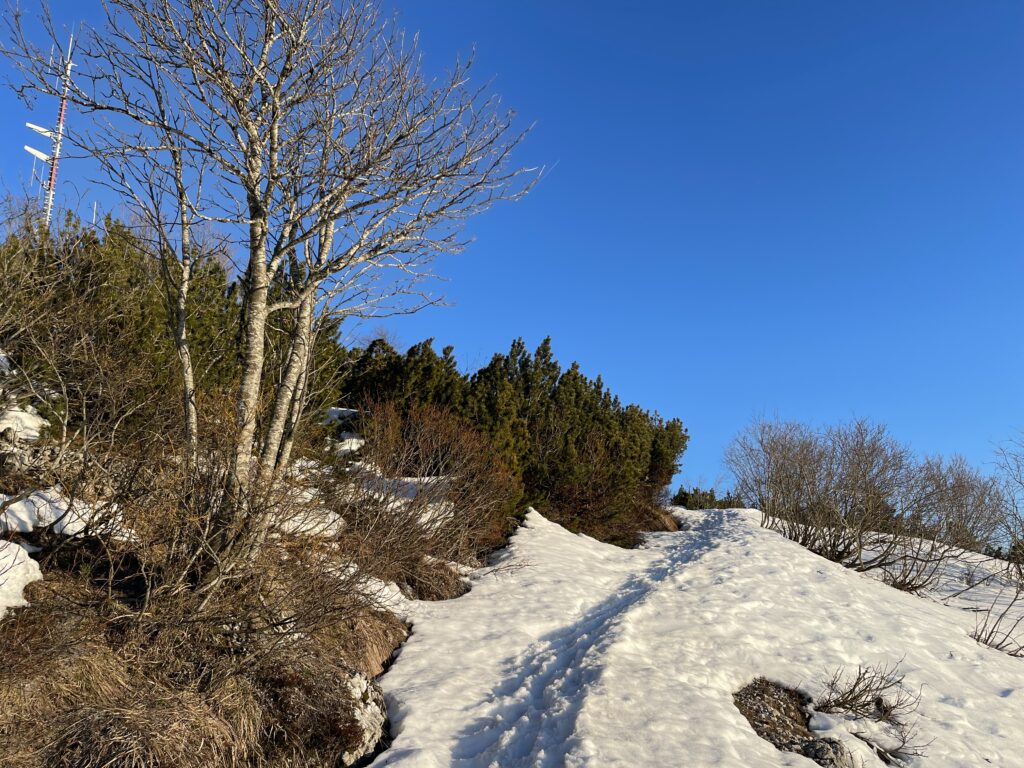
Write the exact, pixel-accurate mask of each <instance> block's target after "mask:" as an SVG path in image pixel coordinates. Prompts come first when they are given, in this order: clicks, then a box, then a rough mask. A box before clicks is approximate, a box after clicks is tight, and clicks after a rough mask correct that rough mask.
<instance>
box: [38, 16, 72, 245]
mask: <svg viewBox="0 0 1024 768" xmlns="http://www.w3.org/2000/svg"><path fill="white" fill-rule="evenodd" d="M74 45H75V37H74V35H72V36H71V39H70V40H69V41H68V58H67V61H66V62H65V64H64V79H63V88H62V89H61V95H60V108H59V109H58V111H57V127H56V129H55V130H54V132H53V154H52V155H51V156H50V178H49V179H48V180H47V182H46V208H45V214H44V220H45V222H46V228H47V229H49V228H50V219H51V218H52V217H53V197H54V194H55V193H56V191H57V163H58V162H59V161H60V147H61V144H62V143H63V141H64V116H65V115H66V114H67V109H68V91H69V90H71V51H72V49H73V48H74Z"/></svg>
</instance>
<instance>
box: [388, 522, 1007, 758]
mask: <svg viewBox="0 0 1024 768" xmlns="http://www.w3.org/2000/svg"><path fill="white" fill-rule="evenodd" d="M676 514H677V515H678V517H679V519H680V521H681V522H682V523H683V524H684V528H685V530H683V531H681V532H679V533H664V534H655V535H652V536H651V537H650V538H649V540H648V543H647V546H646V547H644V548H642V549H639V550H622V549H617V548H614V547H611V546H608V545H605V544H601V543H599V542H596V541H594V540H592V539H588V538H586V537H582V536H576V535H573V534H570V533H568V532H567V531H565V530H564V529H562V528H561V527H559V526H557V525H555V524H553V523H551V522H549V521H548V520H546V519H544V518H543V517H542V516H541V515H539V514H537V513H535V512H533V513H531V514H530V515H529V516H528V518H527V521H526V524H525V525H524V527H523V528H522V529H520V530H519V531H518V532H517V533H516V535H515V537H514V539H513V542H512V545H511V547H510V548H509V550H508V552H507V554H506V555H505V557H504V558H503V559H502V560H501V562H500V563H498V564H497V565H496V566H495V567H493V568H491V569H488V570H484V571H480V572H478V573H477V574H476V575H474V577H473V582H474V584H473V589H472V591H471V592H469V593H468V594H467V595H465V596H464V597H461V598H459V599H457V600H451V601H446V602H440V603H422V602H415V603H413V602H406V603H403V605H402V606H401V609H402V610H404V611H405V612H406V613H407V614H408V616H409V618H410V619H411V620H412V621H413V623H414V629H413V634H412V636H411V638H410V639H409V640H408V642H407V643H406V644H405V646H404V647H403V648H402V650H401V652H400V654H399V656H398V658H397V661H396V662H395V664H394V666H393V667H392V669H391V670H390V671H389V672H387V673H386V674H385V675H384V676H383V677H382V678H381V684H382V686H383V688H384V690H385V693H386V696H387V699H388V705H389V706H388V708H389V712H390V715H391V718H392V727H393V733H394V735H395V740H394V744H393V746H392V747H391V749H390V750H389V751H387V752H385V753H384V754H383V755H381V756H380V757H379V758H378V759H377V761H376V762H375V763H374V765H379V766H399V765H400V766H416V767H417V768H420V767H422V768H432V767H433V766H438V767H440V766H465V767H466V768H470V767H476V766H480V767H483V766H501V768H515V767H517V766H524V767H525V766H559V765H568V766H583V765H588V766H638V765H643V766H678V765H689V766H736V767H737V768H740V767H742V768H755V767H760V766H805V765H806V766H812V765H814V763H813V762H812V761H810V760H808V759H806V758H804V757H801V756H798V755H796V754H793V753H789V752H782V751H779V750H776V749H775V748H774V747H773V746H772V745H771V744H770V743H768V742H767V741H765V740H763V739H761V738H759V737H758V736H757V735H756V734H755V733H754V731H753V730H752V729H751V727H750V726H749V725H748V723H747V722H746V721H745V720H744V717H743V715H741V714H740V712H739V710H738V709H737V708H736V706H734V704H733V698H732V697H733V693H734V692H736V691H737V690H739V689H740V688H742V687H743V686H744V685H746V684H747V683H749V682H750V681H751V680H752V679H754V678H755V677H758V676H765V677H767V678H769V679H771V680H774V681H778V682H781V683H783V684H786V685H788V686H793V687H798V688H800V689H802V690H804V691H806V693H808V694H810V695H811V696H813V697H815V698H817V697H818V695H819V694H820V693H821V692H822V687H823V684H824V681H825V679H826V678H828V677H829V676H830V673H831V672H833V671H834V670H835V669H836V668H837V667H840V666H845V667H852V668H854V669H855V668H856V667H857V665H858V664H864V665H874V664H883V665H893V664H898V666H899V669H900V671H901V672H902V673H903V674H905V675H906V678H905V683H906V686H907V687H908V689H911V690H912V691H913V692H915V693H916V692H918V691H919V692H920V706H919V708H918V710H917V713H916V715H915V716H914V717H915V718H919V721H918V734H917V737H916V741H917V743H919V744H926V745H927V746H926V747H925V753H926V757H923V758H920V757H918V758H911V759H910V760H909V761H908V763H909V764H912V765H922V766H924V765H926V766H929V767H932V766H935V767H936V768H946V767H950V768H952V767H954V766H955V767H956V768H976V767H977V766H982V765H993V766H1022V765H1024V729H1022V728H1021V726H1020V712H1021V705H1022V696H1024V662H1022V660H1020V659H1016V658H1012V657H1010V656H1007V655H1005V654H1003V653H1000V652H997V651H994V650H992V649H990V648H987V647H984V646H982V645H979V644H978V643H976V642H975V641H974V640H972V639H971V637H970V636H969V634H970V632H971V631H972V630H973V629H974V628H975V620H976V619H975V616H976V614H973V613H971V612H968V611H965V610H962V609H961V608H957V607H952V606H950V605H944V604H941V603H940V602H938V600H937V598H929V597H918V596H913V595H909V594H906V593H903V592H899V591H897V590H894V589H892V588H890V587H888V586H886V585H884V584H882V583H879V582H878V581H876V580H874V579H873V578H871V577H869V576H865V575H862V574H857V573H855V572H853V571H850V570H847V569H844V568H842V567H841V566H838V565H836V564H834V563H830V562H827V561H825V560H823V559H821V558H819V557H817V556H815V555H813V554H811V553H810V552H808V551H806V550H804V549H803V548H801V547H799V546H798V545H796V544H794V543H793V542H791V541H788V540H786V539H784V538H783V537H781V536H779V535H778V534H776V533H774V532H771V531H768V530H764V529H762V528H761V527H760V526H759V519H758V518H759V516H758V515H757V513H755V512H751V511H743V510H728V511H724V512H723V511H710V512H703V513H700V512H687V511H683V510H677V511H676ZM814 725H815V726H816V727H819V726H821V727H824V726H832V730H831V731H829V732H827V734H825V735H828V736H832V737H835V738H839V739H840V740H842V741H843V743H844V744H846V745H847V747H848V748H849V750H850V751H851V753H852V754H853V755H854V756H855V759H854V764H855V765H863V766H880V765H883V763H882V762H881V760H879V759H878V758H876V757H874V756H873V755H872V753H871V752H870V750H868V749H867V748H866V746H865V743H864V742H863V741H862V740H860V739H858V738H856V737H854V736H852V735H851V733H850V731H863V730H864V729H865V728H867V727H868V726H870V725H871V724H865V723H863V722H862V721H854V720H845V719H844V718H842V717H835V716H833V717H831V718H828V717H825V716H822V715H818V716H817V717H816V720H815V722H814Z"/></svg>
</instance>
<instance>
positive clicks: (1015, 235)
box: [0, 0, 1024, 484]
mask: <svg viewBox="0 0 1024 768" xmlns="http://www.w3.org/2000/svg"><path fill="white" fill-rule="evenodd" d="M83 5H84V4H80V3H77V2H76V3H72V2H67V1H64V2H57V3H55V4H54V8H55V9H56V13H57V15H58V17H59V18H61V19H62V20H64V19H65V17H66V20H67V21H69V22H72V21H74V20H75V19H77V18H80V17H81V15H82V13H83V10H82V9H83ZM390 6H394V7H395V8H397V9H399V10H400V12H401V15H402V19H403V23H404V25H405V26H406V27H408V28H409V29H411V30H419V31H420V32H421V47H422V49H423V51H424V52H425V54H426V63H427V66H428V68H437V69H440V68H442V67H444V66H445V65H446V64H447V63H449V62H450V61H451V60H452V59H453V58H454V56H455V55H456V54H457V53H460V52H461V53H465V52H467V51H468V50H469V49H470V48H471V47H472V46H473V45H475V46H476V48H477V67H476V70H477V75H478V76H479V77H480V78H483V79H487V78H492V77H493V78H494V87H495V89H496V90H497V91H498V92H499V93H501V94H502V96H503V97H504V100H505V103H507V104H508V105H509V106H513V107H515V108H516V109H517V111H518V112H519V114H520V115H521V116H522V117H523V118H524V120H526V121H535V122H536V128H535V130H534V132H533V134H532V135H531V136H530V138H529V139H528V141H527V143H526V145H525V146H524V147H523V151H522V152H521V153H520V161H521V162H522V163H524V164H537V165H547V166H548V167H549V172H548V174H547V176H546V177H545V178H544V180H543V181H542V183H541V184H540V185H539V186H538V187H537V188H536V189H535V191H534V192H533V193H532V194H531V195H530V196H529V197H528V198H527V199H525V200H524V201H522V202H520V203H517V204H514V205H505V206H501V207H500V208H497V209H494V210H493V211H491V212H489V213H488V214H486V215H485V216H483V217H481V218H479V219H477V220H475V221H474V222H472V224H471V226H470V232H471V233H472V234H473V235H474V236H475V237H476V242H475V243H474V244H473V245H472V247H471V248H470V249H469V251H468V252H467V253H465V254H463V255H461V256H459V257H455V258H445V259H443V260H441V261H440V262H439V263H438V265H437V266H438V271H439V273H440V274H442V275H443V276H444V277H446V278H447V279H448V281H449V282H447V283H446V284H445V285H443V286H441V289H442V290H443V292H444V293H445V295H446V296H447V298H448V300H449V303H450V305H451V306H449V307H447V308H439V309H432V310H428V311H426V312H423V313H421V314H419V315H416V316H415V317H411V318H406V319H402V320H400V321H394V322H391V323H390V324H389V325H388V327H389V328H390V329H391V330H392V332H393V333H395V334H396V335H397V336H398V338H399V339H400V340H401V342H403V344H411V343H413V342H415V341H418V340H420V339H422V338H424V337H428V336H433V337H436V339H437V340H438V346H443V345H444V344H449V343H450V344H454V345H455V347H456V350H457V352H458V354H459V358H460V360H461V361H462V363H463V364H464V365H465V366H466V367H476V366H477V365H480V364H483V363H485V362H486V361H487V359H488V358H489V357H490V355H491V354H492V353H493V352H495V351H498V350H504V349H506V348H507V346H508V344H509V342H510V341H511V340H512V339H513V338H514V337H516V336H523V337H524V338H525V339H526V341H527V343H528V344H530V345H535V344H536V343H537V342H539V341H540V340H541V339H542V338H543V337H544V336H546V335H551V336H552V337H553V339H554V349H555V352H556V355H557V356H558V357H559V359H560V360H562V361H563V362H564V363H568V362H570V361H571V360H574V359H575V360H578V361H579V362H580V364H581V365H582V367H583V369H584V371H585V372H586V373H588V374H590V375H597V374H601V375H602V376H603V377H604V379H605V381H606V382H607V383H608V384H609V386H610V387H611V388H612V389H613V390H614V391H615V392H616V393H618V394H620V395H621V396H622V397H623V398H624V399H626V400H630V401H635V402H638V403H641V404H643V405H644V406H647V407H649V408H652V409H657V410H658V411H660V412H661V413H662V414H664V415H667V416H679V417H680V418H682V419H683V420H684V422H685V423H686V424H687V426H688V427H689V429H690V433H691V436H692V440H691V446H690V449H689V451H688V452H687V455H686V457H685V458H684V470H683V473H682V476H681V479H682V480H684V481H686V482H702V483H709V484H710V483H714V482H716V481H717V480H719V479H720V478H721V477H722V476H723V473H724V470H723V469H722V467H721V453H722V450H723V448H724V446H725V445H726V444H727V442H728V441H729V439H730V438H731V437H732V436H733V435H734V434H735V433H736V432H737V431H738V430H739V429H740V428H741V427H742V426H743V425H744V424H746V423H747V422H748V421H749V420H750V419H751V418H752V417H754V416H756V415H758V414H768V415H779V416H781V417H783V418H792V419H799V420H805V421H809V422H814V423H823V422H830V421H836V420H842V419H846V418H849V417H852V416H867V417H871V418H873V419H876V420H878V421H882V422H885V423H887V424H888V425H889V426H890V427H891V429H892V431H893V432H894V433H895V435H896V436H897V437H899V438H900V439H903V440H906V441H908V442H910V443H912V444H913V446H914V447H915V448H916V449H917V450H918V451H919V452H921V453H951V452H960V453H963V454H965V455H966V456H967V457H968V458H969V459H970V460H972V461H974V462H976V463H979V464H981V463H984V462H986V461H988V460H989V459H990V457H991V451H992V446H993V444H994V443H995V442H998V441H1000V440H1003V439H1006V438H1008V437H1010V436H1012V435H1013V434H1015V433H1016V432H1017V430H1019V429H1020V428H1021V427H1024V412H1022V405H1024V394H1022V386H1021V385H1022V379H1024V340H1022V333H1021V331H1022V325H1024V323H1022V320H1021V294H1022V288H1024V4H1022V3H1020V2H1010V1H1007V2H995V1H992V2H990V1H988V0H961V1H960V2H943V1H941V0H904V1H902V2H899V3H894V2H881V1H874V0H844V1H843V2H840V1H839V0H832V1H830V2H821V1H820V0H779V1H778V2H764V1H763V0H749V1H748V2H739V1H738V0H715V2H707V1H706V0H702V1H701V2H670V1H669V0H650V1H649V2H646V3H620V2H616V3H612V2H583V1H582V0H575V1H573V2H565V1H561V0H560V1H559V2H551V1H550V0H522V1H519V2H497V1H496V0H490V1H484V0H433V1H432V2H415V1H414V0H389V7H390ZM0 107H2V114H4V115H5V119H4V121H2V135H3V138H4V139H5V142H6V144H7V146H8V147H9V148H10V151H9V152H6V153H4V155H3V160H2V164H0V172H2V174H3V179H4V181H5V183H7V184H8V185H11V184H16V183H17V180H18V178H19V175H24V173H25V172H26V171H27V169H28V167H29V165H30V160H29V158H28V156H27V155H25V154H24V153H22V152H21V151H20V147H21V145H22V144H23V143H25V142H26V141H28V140H29V138H28V137H27V136H26V133H27V132H26V131H24V130H23V129H22V128H21V124H22V122H23V120H24V117H25V113H24V110H23V108H22V107H21V106H20V105H19V104H17V103H16V102H15V101H14V99H13V97H12V96H11V95H10V94H9V93H3V94H2V95H0ZM42 108H43V107H42V106H41V107H40V109H42ZM38 117H39V115H38V113H37V118H38ZM36 121H37V122H38V121H39V120H38V119H37V120H36ZM62 177H63V179H64V180H65V181H67V182H74V181H76V179H75V170H74V168H73V167H72V165H71V164H68V165H66V166H64V167H62ZM77 183H79V185H81V184H82V183H83V182H82V180H81V179H78V180H77ZM78 191H79V192H81V187H79V189H78Z"/></svg>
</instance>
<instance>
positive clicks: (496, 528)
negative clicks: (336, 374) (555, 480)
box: [324, 403, 519, 599]
mask: <svg viewBox="0 0 1024 768" xmlns="http://www.w3.org/2000/svg"><path fill="white" fill-rule="evenodd" d="M361 410H362V412H363V413H364V419H363V424H362V426H361V432H362V435H363V437H364V438H365V439H366V447H365V448H364V450H363V452H362V457H363V458H362V461H361V462H360V463H358V464H355V465H353V466H351V467H349V468H347V469H339V470H338V471H336V472H334V473H332V474H331V475H330V476H329V477H328V478H327V482H326V484H325V497H324V498H325V503H326V504H327V505H328V506H329V507H330V508H331V509H332V510H334V511H335V512H337V514H338V515H339V517H340V518H341V519H343V520H344V522H345V527H344V531H343V534H342V536H341V538H340V543H341V546H342V550H343V551H345V552H348V553H351V556H352V557H353V559H354V561H355V562H357V563H359V565H360V567H361V568H363V569H365V570H366V571H368V572H369V573H373V574H374V575H376V576H378V577H379V578H382V579H384V580H386V581H392V582H395V583H397V584H399V585H401V586H403V587H404V588H406V589H407V590H408V591H409V592H410V594H415V595H417V596H419V597H425V598H432V599H436V598H441V597H451V596H453V595H455V594H461V592H462V591H463V589H464V588H463V586H462V579H461V577H460V575H459V574H458V572H457V571H455V570H453V568H452V566H451V565H450V564H459V563H461V564H466V565H475V564H479V562H480V559H481V558H482V556H483V555H485V554H486V553H487V552H488V551H489V550H491V549H493V548H494V547H495V546H497V545H499V544H500V543H501V542H502V541H503V539H504V536H505V535H506V533H507V531H508V530H509V526H510V522H511V515H512V512H513V506H512V505H513V504H514V502H515V501H516V499H517V497H518V495H519V488H518V486H517V484H516V482H515V480H514V478H513V476H512V474H511V473H510V472H509V471H508V470H507V469H506V468H505V467H503V466H502V465H501V464H500V463H499V462H498V461H497V460H496V459H495V458H494V455H493V451H491V450H490V449H489V446H488V444H487V442H486V438H485V437H484V436H483V435H482V434H480V433H479V432H478V431H476V430H474V429H472V428H471V427H469V426H468V425H466V424H464V423H463V422H462V421H460V420H459V419H458V418H456V417H454V416H453V415H452V414H450V413H449V412H447V411H446V410H445V409H443V408H440V407H437V406H431V405H419V406H415V407H413V408H411V409H409V410H408V411H407V412H403V410H402V409H401V408H400V407H399V406H398V405H396V404H395V403H370V404H367V406H366V407H364V408H363V409H361Z"/></svg>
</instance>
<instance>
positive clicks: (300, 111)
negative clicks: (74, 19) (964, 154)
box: [5, 0, 528, 573]
mask: <svg viewBox="0 0 1024 768" xmlns="http://www.w3.org/2000/svg"><path fill="white" fill-rule="evenodd" d="M105 10H106V23H105V25H104V26H103V27H102V28H96V29H87V30H85V34H84V35H82V36H80V38H79V42H78V44H77V47H76V50H75V61H76V63H77V64H78V70H77V71H76V76H75V81H74V85H73V87H72V90H71V94H70V99H71V102H72V104H74V105H76V106H77V107H78V109H79V110H80V111H81V112H84V113H86V114H89V115H91V116H92V117H93V118H94V119H93V122H92V123H91V126H90V127H89V128H87V129H84V130H80V131H74V130H73V131H71V132H69V134H68V141H69V142H71V143H72V144H74V145H76V146H77V147H79V148H80V149H81V150H84V151H85V152H87V153H88V154H90V155H91V156H93V157H95V158H97V159H98V160H99V162H100V164H101V166H102V168H103V170H104V171H105V179H106V183H108V184H110V185H111V186H113V187H114V188H115V189H116V190H118V191H119V192H121V193H123V195H124V196H125V199H126V200H127V201H129V202H130V203H131V204H132V205H133V207H134V208H135V209H136V210H137V211H138V212H139V214H140V215H141V216H142V218H143V220H144V221H145V222H146V223H147V224H148V226H149V227H150V228H151V229H152V231H153V232H154V239H155V241H156V242H155V245H156V250H157V252H158V253H159V258H160V261H161V264H162V266H163V274H164V279H165V281H166V285H167V288H168V294H169V300H170V304H171V307H172V309H173V313H174V315H173V316H174V318H175V322H174V331H175V343H176V346H177V349H178V355H179V360H180V362H181V366H180V375H181V380H182V391H183V419H184V422H185V427H186V429H185V431H186V434H187V435H188V446H189V448H188V450H189V456H188V458H189V462H194V458H195V455H196V450H197V446H198V444H199V436H198V434H197V430H198V429H199V425H200V423H201V420H200V419H199V417H198V414H197V413H196V410H197V404H196V397H195V393H196V385H195V373H194V370H193V365H192V361H191V358H192V355H191V351H190V345H189V336H188V327H189V322H188V320H189V313H190V309H189V307H190V305H189V301H190V298H189V285H190V280H191V277H192V270H193V266H194V257H195V251H194V249H195V244H194V237H193V232H194V227H195V226H196V225H197V224H198V223H208V224H213V225H216V226H218V227H220V229H221V231H223V232H226V233H228V235H229V236H230V237H232V238H233V239H234V240H235V242H236V244H237V247H238V250H239V252H240V257H239V260H238V264H237V267H238V270H239V272H240V273H241V275H242V280H241V284H242V292H241V294H242V301H243V304H244V315H243V321H242V323H243V325H242V328H241V334H240V336H241V358H242V366H241V374H240V381H239V382H238V390H237V399H236V417H235V418H236V422H237V423H236V430H235V435H234V455H233V460H232V463H231V467H230V470H229V472H228V486H229V492H228V494H227V495H226V497H225V498H226V499H227V500H228V503H226V504H224V505H223V506H222V509H221V511H220V512H219V514H218V519H217V521H216V525H215V526H214V532H215V534H214V541H213V544H212V547H211V552H214V553H216V559H217V561H218V563H219V564H218V566H217V568H216V569H215V570H216V571H218V572H220V573H224V572H226V571H228V570H230V568H231V567H232V566H231V563H237V562H239V561H240V560H244V557H245V554H246V552H248V551H250V550H251V548H252V547H253V546H258V544H259V542H260V541H261V540H262V538H263V537H264V536H265V535H266V528H265V527H260V526H255V527H254V526H251V525H246V524H244V517H245V515H246V510H245V507H244V504H243V503H242V500H244V499H245V498H246V497H247V495H248V494H247V489H248V488H249V487H250V486H252V485H261V486H266V485H268V484H272V483H274V482H275V481H277V479H279V478H280V477H281V476H282V474H283V472H284V469H285V468H286V465H287V463H288V460H289V454H290V441H289V439H288V435H289V434H290V431H292V430H294V428H295V426H296V423H297V419H298V417H299V415H301V412H302V410H303V406H304V403H305V397H306V394H307V393H306V386H307V382H308V370H309V365H310V357H311V349H312V343H313V338H314V336H315V334H316V332H317V330H318V329H319V328H321V327H323V325H324V322H325V319H326V318H328V317H332V318H339V317H348V316H361V317H362V316H370V315H375V314H381V313H386V312H408V311H413V310H415V309H417V308H419V307H421V306H423V305H424V304H426V303H429V302H430V301H431V300H430V298H429V297H428V296H427V295H426V294H424V293H423V292H422V290H421V288H420V287H419V286H420V283H421V281H422V280H423V279H424V278H425V277H427V276H428V275H429V267H430V263H431V261H432V259H433V258H434V257H435V256H436V255H437V254H439V253H446V252H453V251H457V250H459V249H460V247H461V246H462V244H463V242H462V240H461V239H460V236H459V230H460V227H459V225H460V223H461V222H462V221H463V220H465V219H466V217H468V216H471V215H473V214H475V213H478V212H479V211H482V210H484V209H485V208H487V207H488V206H489V205H490V204H491V203H493V202H494V201H495V200H497V199H501V198H510V197H516V196H518V195H519V194H522V193H523V192H524V191H525V189H526V187H527V186H528V181H526V182H522V183H521V182H520V179H521V178H525V177H524V176H523V170H522V169H519V168H515V167H512V166H510V164H509V157H510V152H511V151H512V149H513V148H514V147H515V146H516V145H517V144H518V143H519V142H520V140H521V138H522V134H517V133H514V132H513V129H512V124H513V117H512V115H511V114H510V113H508V112H504V111H502V110H501V108H500V105H499V103H498V101H497V99H495V98H494V97H492V96H490V95H489V94H488V93H487V91H486V90H485V89H484V88H473V87H471V86H470V85H469V82H468V73H469V64H468V63H456V65H455V66H454V67H453V69H452V70H451V71H450V72H449V73H448V74H447V76H446V77H444V78H443V79H442V80H439V81H430V80H428V79H427V78H426V77H425V75H424V74H423V72H422V70H421V66H420V60H419V55H418V52H417V46H416V40H415V38H413V39H411V40H410V39H407V38H406V37H405V36H404V34H403V33H402V31H401V30H399V29H398V28H397V27H396V26H395V24H394V23H393V22H392V21H390V20H387V19H383V18H382V17H381V15H380V13H379V9H378V4H377V3H376V2H373V1H370V2H362V1H361V0H345V1H344V2H341V3H340V4H339V3H337V2H335V0H255V1H254V2H238V1H237V0H212V1H211V0H141V1H139V2H135V1H133V0H109V1H108V2H107V3H106V4H105ZM43 22H44V24H45V26H46V28H47V29H48V30H49V32H50V37H51V38H52V40H51V41H48V42H53V43H55V44H59V42H60V41H59V40H58V38H59V37H61V35H59V34H58V32H57V30H56V25H55V24H54V23H53V20H52V19H51V18H50V16H49V15H48V13H47V12H46V11H45V10H44V11H43ZM7 23H8V27H9V43H8V46H7V48H6V51H5V53H6V54H7V55H8V56H9V57H10V58H11V59H12V60H13V61H14V62H15V63H16V64H17V66H18V67H19V69H20V71H21V73H22V75H23V77H24V85H23V86H22V87H21V88H20V91H21V93H22V94H23V95H25V96H30V95H32V94H45V95H53V93H54V85H53V83H54V79H53V74H54V71H53V70H54V65H53V64H51V63H50V62H51V59H50V56H49V48H50V46H49V45H45V46H39V45H37V44H35V43H34V42H33V41H32V40H31V39H30V37H29V35H28V34H27V33H26V31H25V25H24V23H23V19H22V17H21V15H20V13H19V12H18V11H17V9H12V10H11V11H10V12H9V14H8V19H7ZM284 318H287V322H286V323H284V324H285V325H287V326H288V327H289V328H290V329H291V331H290V338H289V341H288V352H287V354H286V355H284V356H283V358H282V359H283V362H282V364H281V367H280V368H279V369H278V370H277V371H275V372H274V373H273V375H272V376H271V375H268V372H267V370H266V364H267V339H268V328H270V327H271V324H273V323H277V322H283V319H284Z"/></svg>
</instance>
